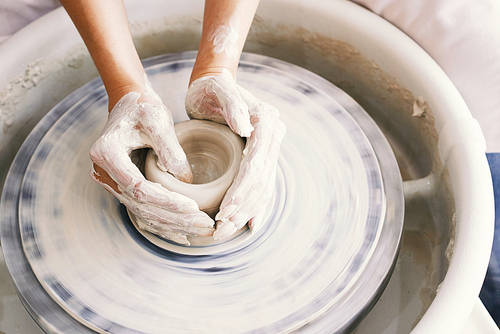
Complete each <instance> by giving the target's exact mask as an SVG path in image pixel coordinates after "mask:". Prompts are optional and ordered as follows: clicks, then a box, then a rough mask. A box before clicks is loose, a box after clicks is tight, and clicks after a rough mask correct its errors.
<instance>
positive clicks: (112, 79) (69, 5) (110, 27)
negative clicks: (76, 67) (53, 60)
mask: <svg viewBox="0 0 500 334" xmlns="http://www.w3.org/2000/svg"><path fill="white" fill-rule="evenodd" d="M61 3H62V5H63V6H64V8H65V9H66V11H67V12H68V14H69V16H70V17H71V19H72V21H73V23H74V24H75V26H76V28H77V29H78V32H79V33H80V35H81V36H82V38H83V40H84V42H85V44H86V45H87V48H88V50H89V52H90V54H91V56H92V59H93V60H94V63H95V65H96V67H97V70H98V71H99V74H100V76H101V78H102V80H103V82H104V86H105V87H106V91H107V93H108V96H109V105H110V108H112V107H113V106H114V104H115V103H116V102H118V100H119V99H120V97H121V96H122V95H124V94H125V93H127V92H129V91H141V90H142V89H143V87H144V84H145V76H144V69H143V67H142V64H141V61H140V59H139V56H138V55H137V52H136V50H135V47H134V43H133V41H132V37H131V35H130V31H129V27H128V21H127V15H126V12H125V8H124V5H123V2H122V1H121V0H105V1H103V0H61Z"/></svg>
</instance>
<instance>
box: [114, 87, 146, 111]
mask: <svg viewBox="0 0 500 334" xmlns="http://www.w3.org/2000/svg"><path fill="white" fill-rule="evenodd" d="M106 91H107V93H108V111H111V110H112V109H113V107H114V106H115V105H116V103H118V101H119V100H120V99H121V98H122V97H123V96H124V95H126V94H128V93H130V92H138V93H141V94H143V93H144V92H145V91H146V86H145V84H144V83H138V82H128V83H121V84H116V85H113V86H111V87H106Z"/></svg>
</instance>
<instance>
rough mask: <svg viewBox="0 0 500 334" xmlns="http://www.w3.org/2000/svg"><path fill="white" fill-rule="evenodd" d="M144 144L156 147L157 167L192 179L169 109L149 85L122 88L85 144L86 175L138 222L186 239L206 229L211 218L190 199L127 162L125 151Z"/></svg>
mask: <svg viewBox="0 0 500 334" xmlns="http://www.w3.org/2000/svg"><path fill="white" fill-rule="evenodd" d="M110 100H111V97H110ZM144 147H151V148H153V149H154V150H155V152H156V154H157V156H158V167H159V168H160V169H162V170H163V171H168V172H170V173H171V174H173V175H174V176H175V177H177V178H178V179H180V180H182V181H185V182H191V181H192V173H191V169H190V167H189V164H188V162H187V159H186V155H185V153H184V151H183V150H182V148H181V146H180V145H179V142H178V141H177V137H176V136H175V131H174V123H173V120H172V115H171V113H170V111H169V110H168V109H167V108H166V106H165V105H164V104H163V103H162V102H161V99H160V97H159V96H158V95H157V94H156V93H155V92H154V91H153V90H152V89H151V88H150V87H149V85H146V88H145V89H144V90H143V92H129V93H127V94H126V95H124V96H123V97H121V99H120V100H119V101H118V103H116V105H115V106H114V107H113V109H112V110H111V112H110V114H109V118H108V122H107V124H106V126H105V128H104V131H103V134H102V135H101V137H100V138H99V139H98V140H97V141H96V142H95V143H94V145H93V146H92V148H91V150H90V157H91V159H92V161H93V162H94V165H93V170H92V172H91V175H92V177H93V178H94V180H96V181H97V182H98V183H100V184H101V185H102V186H104V188H106V189H107V190H108V191H109V192H111V193H112V194H113V195H114V196H115V197H116V198H117V199H118V200H119V201H120V202H121V203H123V204H124V205H125V206H126V207H127V208H128V209H129V210H130V211H131V212H132V213H133V214H134V215H135V217H136V221H137V224H138V225H139V227H140V228H142V229H144V230H147V231H149V232H152V233H154V234H158V235H160V236H162V237H164V238H167V239H170V240H173V241H175V242H177V243H180V244H185V245H189V241H188V239H187V236H199V235H211V234H212V233H213V225H214V221H213V220H212V219H211V218H210V217H209V216H208V215H207V214H206V213H204V212H202V211H200V210H199V208H198V205H197V204H196V202H195V201H194V200H192V199H190V198H188V197H186V196H183V195H181V194H177V193H174V192H170V191H168V190H166V189H165V188H163V187H162V186H161V185H160V184H157V183H153V182H150V181H147V180H146V179H145V178H144V176H143V175H142V173H141V172H140V171H139V169H138V168H137V166H136V165H134V164H133V163H132V161H131V159H130V153H131V152H132V151H133V150H136V149H139V148H144Z"/></svg>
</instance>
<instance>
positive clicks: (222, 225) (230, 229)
mask: <svg viewBox="0 0 500 334" xmlns="http://www.w3.org/2000/svg"><path fill="white" fill-rule="evenodd" d="M236 231H237V228H236V226H235V225H234V224H233V223H232V222H230V221H218V222H217V228H216V229H215V232H214V235H213V238H214V240H216V241H218V240H224V239H226V238H228V237H229V236H231V235H233V234H234V233H235V232H236Z"/></svg>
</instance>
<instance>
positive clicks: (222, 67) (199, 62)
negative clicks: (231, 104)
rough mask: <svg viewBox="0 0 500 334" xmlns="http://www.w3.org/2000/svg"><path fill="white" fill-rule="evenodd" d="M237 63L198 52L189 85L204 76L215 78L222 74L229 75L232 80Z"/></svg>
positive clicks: (219, 56) (215, 55)
mask: <svg viewBox="0 0 500 334" xmlns="http://www.w3.org/2000/svg"><path fill="white" fill-rule="evenodd" d="M237 68H238V61H233V60H230V59H227V58H225V57H223V56H221V55H218V54H212V53H206V52H205V53H204V52H202V51H201V50H200V52H199V53H198V56H197V57H196V62H195V63H194V66H193V71H192V72H191V78H190V79H189V85H191V83H192V82H193V81H195V80H196V79H199V78H202V77H206V76H216V75H220V74H222V73H230V74H231V75H232V77H233V78H235V77H236V70H237Z"/></svg>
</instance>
